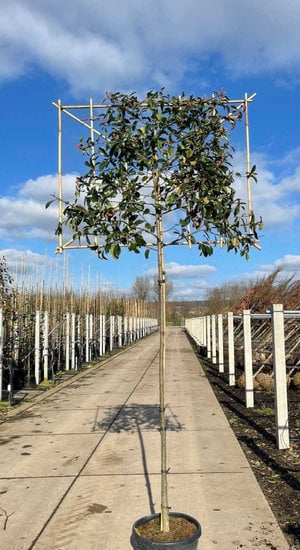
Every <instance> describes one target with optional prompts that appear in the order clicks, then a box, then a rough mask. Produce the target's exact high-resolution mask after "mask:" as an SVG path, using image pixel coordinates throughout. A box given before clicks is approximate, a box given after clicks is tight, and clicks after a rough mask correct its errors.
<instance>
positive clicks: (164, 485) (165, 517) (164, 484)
mask: <svg viewBox="0 0 300 550" xmlns="http://www.w3.org/2000/svg"><path fill="white" fill-rule="evenodd" d="M153 182H154V186H155V195H156V204H160V202H161V196H160V184H159V175H158V171H157V169H156V170H155V172H154V178H153ZM156 236H157V267H158V285H159V323H160V346H159V416H160V437H161V516H160V528H161V531H163V532H166V533H168V532H169V530H170V527H169V502H168V480H167V475H168V471H167V432H166V404H165V400H166V273H165V264H164V243H163V221H162V213H161V210H160V209H158V210H157V211H156Z"/></svg>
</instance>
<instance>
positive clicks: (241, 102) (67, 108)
mask: <svg viewBox="0 0 300 550" xmlns="http://www.w3.org/2000/svg"><path fill="white" fill-rule="evenodd" d="M255 96H256V93H253V94H252V95H250V96H248V94H247V93H245V95H244V98H243V99H229V100H227V102H226V103H227V104H228V105H237V110H239V109H242V108H244V110H245V143H246V174H247V177H246V186H247V190H246V191H247V209H248V216H249V220H250V219H251V217H252V215H253V210H252V197H251V177H250V175H249V174H250V169H251V168H250V167H251V159H250V136H249V108H248V106H249V103H252V102H253V100H254V98H255ZM52 105H53V106H54V107H56V109H57V111H58V197H57V198H58V223H59V225H60V227H61V233H60V234H59V235H58V247H57V249H56V253H58V254H61V253H62V252H63V251H64V250H78V249H88V248H90V246H89V245H86V244H80V243H78V239H73V238H71V239H68V240H67V241H65V242H64V240H63V229H62V228H63V221H64V219H63V202H64V201H63V172H62V142H63V141H62V140H63V134H62V130H63V126H62V115H63V114H65V115H66V116H68V117H69V118H71V119H72V120H74V121H75V122H77V123H78V124H81V125H82V126H84V127H85V128H87V129H88V130H89V131H90V137H91V140H92V142H93V141H94V136H95V135H98V136H102V135H103V134H101V132H99V131H98V130H97V129H95V128H94V120H95V118H96V117H95V115H94V113H95V109H107V108H108V107H110V105H109V104H107V105H106V104H104V103H99V104H96V103H95V104H94V103H93V100H92V99H90V101H89V104H82V105H81V104H79V105H62V102H61V100H60V99H59V100H58V101H57V102H55V101H53V102H52ZM140 105H141V107H142V106H143V105H145V104H144V103H143V102H141V104H140ZM76 110H81V111H82V110H84V111H88V113H89V119H90V122H89V123H88V122H86V120H84V119H83V118H80V117H79V116H77V115H76V114H74V113H73V112H72V111H76ZM75 243H76V244H75ZM94 244H95V245H96V246H97V245H98V240H97V237H95V241H94ZM170 244H174V245H187V246H188V247H189V248H191V246H192V243H191V239H190V238H189V239H188V242H186V241H181V242H164V246H168V245H170ZM193 244H195V245H197V244H206V245H211V244H214V245H219V246H220V248H222V246H223V244H224V242H223V240H222V238H221V239H217V240H210V241H194V243H193ZM99 246H100V245H99ZM154 246H156V243H147V247H149V248H151V247H154ZM254 246H255V248H258V249H260V246H259V244H258V243H256V244H255V245H254Z"/></svg>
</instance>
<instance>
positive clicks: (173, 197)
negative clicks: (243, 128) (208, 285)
mask: <svg viewBox="0 0 300 550" xmlns="http://www.w3.org/2000/svg"><path fill="white" fill-rule="evenodd" d="M241 117H242V112H241V110H239V109H235V108H234V107H232V105H230V104H229V102H228V98H227V97H226V96H225V95H224V94H223V93H221V94H217V93H215V94H213V95H212V96H211V97H209V98H204V97H203V98H199V97H194V96H186V95H184V94H182V95H181V96H179V97H177V96H170V95H168V94H165V92H164V90H163V89H162V90H160V91H158V92H149V93H148V94H147V96H146V98H145V99H144V100H143V101H140V100H139V99H138V98H137V97H136V95H134V94H130V95H124V94H121V93H114V94H108V95H107V97H106V98H105V99H104V100H103V109H102V110H101V111H100V113H99V115H98V116H97V121H96V120H95V121H94V124H95V123H96V122H97V123H98V124H99V131H98V133H97V138H96V141H95V142H92V141H91V139H90V138H89V139H88V140H87V142H84V140H83V138H81V140H80V144H79V149H81V150H82V153H83V154H84V155H85V158H86V161H85V164H86V166H87V172H86V173H85V174H84V175H82V176H80V177H79V178H77V181H76V195H75V198H74V201H73V202H69V203H66V205H65V209H64V215H65V223H66V224H67V225H68V226H69V227H70V228H71V230H72V231H73V238H74V239H78V240H79V241H80V242H82V241H84V244H87V245H88V246H89V247H90V248H91V249H94V250H95V251H96V252H97V254H98V256H99V258H102V259H105V258H107V257H109V256H112V257H113V258H115V259H118V258H119V256H120V254H121V251H122V248H123V247H126V248H127V249H128V250H129V251H132V252H134V253H139V252H140V251H141V249H143V250H144V253H145V256H146V257H148V256H149V253H150V251H151V250H155V251H156V254H157V265H158V284H159V296H160V361H159V394H160V434H161V529H162V530H163V531H168V530H169V514H168V510H169V505H168V491H167V470H168V468H167V454H166V452H167V451H166V411H165V351H166V346H165V329H166V307H165V305H166V277H165V267H164V249H165V247H166V246H170V245H176V244H179V243H180V244H181V245H182V244H187V245H189V246H193V245H194V246H196V247H197V248H198V250H199V253H200V254H201V255H203V256H210V255H211V254H212V253H213V249H214V247H215V246H216V245H220V246H222V247H224V248H225V249H227V251H230V250H233V251H235V252H239V253H240V254H241V256H245V257H246V258H247V257H248V254H249V250H250V247H251V246H252V245H255V243H256V241H257V239H258V235H257V231H258V228H259V225H260V222H256V220H255V217H254V215H253V213H252V212H250V215H249V213H247V211H246V208H245V205H244V204H243V203H242V201H241V200H240V199H239V198H237V197H236V195H235V190H234V177H235V176H234V173H233V170H232V165H231V160H232V147H231V145H230V140H229V134H230V130H231V129H232V128H233V127H234V126H235V124H236V122H237V121H238V120H240V118H241ZM249 176H250V177H254V178H255V167H253V169H252V170H251V173H250V174H248V177H249ZM61 231H62V227H61V226H59V227H58V228H57V232H58V233H59V232H61Z"/></svg>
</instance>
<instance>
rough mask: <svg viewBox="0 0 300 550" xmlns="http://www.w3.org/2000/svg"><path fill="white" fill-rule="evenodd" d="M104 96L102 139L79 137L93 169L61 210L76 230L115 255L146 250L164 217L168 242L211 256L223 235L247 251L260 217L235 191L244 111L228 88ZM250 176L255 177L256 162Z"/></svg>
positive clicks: (91, 244)
mask: <svg viewBox="0 0 300 550" xmlns="http://www.w3.org/2000/svg"><path fill="white" fill-rule="evenodd" d="M103 104H104V105H107V107H105V108H103V109H102V110H101V112H100V113H99V115H97V120H95V121H94V123H96V122H97V124H98V125H99V135H98V136H97V138H96V140H95V143H93V142H92V141H91V139H90V138H89V139H88V140H87V142H86V143H84V142H83V139H82V138H81V140H80V144H79V146H78V148H79V149H80V150H81V152H82V153H83V154H84V156H85V159H86V160H85V165H86V166H87V168H88V171H87V173H86V174H84V175H83V176H81V177H79V178H77V181H76V195H75V199H74V201H73V202H72V203H68V204H66V207H65V210H64V215H65V223H66V224H68V225H69V227H70V228H71V230H72V231H73V238H74V239H79V241H80V242H81V241H82V240H84V242H85V244H88V246H89V247H90V248H92V249H95V250H97V252H98V255H99V257H100V258H106V257H107V255H111V256H112V257H113V258H115V259H118V258H119V256H120V253H121V250H122V247H127V248H128V250H129V251H132V252H135V253H139V252H140V250H141V249H144V250H145V254H146V257H148V255H149V250H150V249H151V248H152V247H155V246H157V245H158V244H159V240H160V239H161V237H159V236H158V233H157V231H156V229H157V221H158V218H161V219H162V221H163V227H164V231H165V234H164V235H165V236H164V245H167V244H168V245H170V244H176V243H178V242H182V241H183V242H185V243H189V244H194V245H196V246H198V249H199V251H200V253H201V254H202V255H203V256H210V255H211V254H212V253H213V247H214V246H215V245H216V244H218V243H220V242H221V243H222V245H224V246H226V247H227V250H228V251H229V250H234V251H235V252H237V251H239V252H240V254H241V255H242V256H245V257H248V253H249V249H250V247H251V245H253V244H254V243H255V241H256V240H257V238H258V235H257V229H258V225H259V224H258V223H257V222H256V221H255V218H254V216H253V215H251V216H250V219H249V216H248V214H247V212H246V210H245V205H244V204H243V203H242V202H241V200H240V199H238V198H236V197H235V191H234V188H233V182H234V173H233V171H232V166H231V159H232V147H231V145H230V142H229V131H230V130H231V129H232V128H233V127H234V126H235V124H236V122H237V121H238V120H239V119H240V118H241V116H242V115H241V112H240V111H239V110H236V109H235V108H234V107H232V105H231V106H229V103H228V98H227V97H226V96H225V95H224V94H213V95H212V96H211V97H210V98H209V99H206V98H198V97H194V96H185V95H184V94H182V95H181V96H179V97H175V96H170V95H167V94H165V93H164V91H163V90H160V91H158V92H149V93H148V94H147V96H146V98H145V99H144V100H143V101H142V102H141V101H139V100H138V99H137V97H136V96H135V95H134V94H130V95H125V94H121V93H114V94H110V95H108V96H107V97H106V98H105V100H103ZM94 126H95V124H94ZM248 176H250V177H251V178H253V179H255V178H256V174H255V167H253V168H252V170H251V172H250V173H249V174H248ZM57 232H58V233H59V232H61V227H59V228H57ZM166 235H168V239H167V236H166ZM166 239H167V240H168V242H166Z"/></svg>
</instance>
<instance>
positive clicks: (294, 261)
mask: <svg viewBox="0 0 300 550" xmlns="http://www.w3.org/2000/svg"><path fill="white" fill-rule="evenodd" d="M275 268H279V269H280V270H282V271H287V272H294V273H295V274H296V273H298V276H300V255H293V254H286V255H285V256H284V257H283V258H279V259H278V260H276V262H275Z"/></svg>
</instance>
